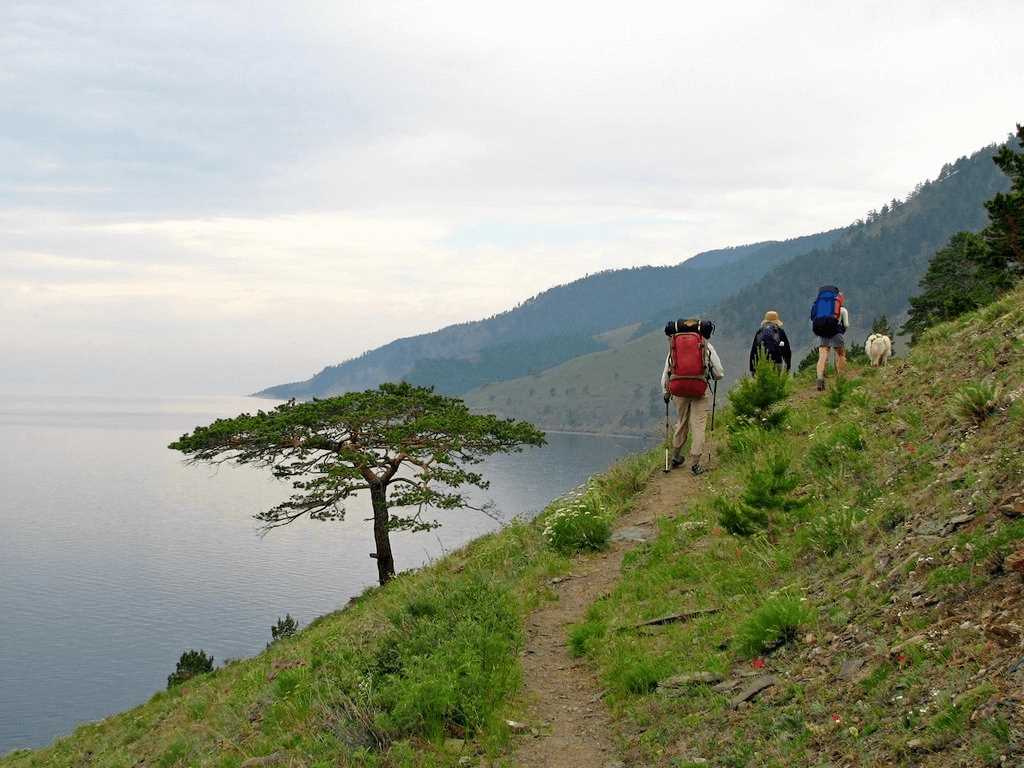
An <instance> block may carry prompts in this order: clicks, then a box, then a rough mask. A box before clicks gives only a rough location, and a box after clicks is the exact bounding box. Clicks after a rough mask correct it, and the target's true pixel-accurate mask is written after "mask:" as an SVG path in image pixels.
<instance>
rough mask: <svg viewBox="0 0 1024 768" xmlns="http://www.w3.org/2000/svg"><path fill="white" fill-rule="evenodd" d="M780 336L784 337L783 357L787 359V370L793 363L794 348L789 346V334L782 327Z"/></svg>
mask: <svg viewBox="0 0 1024 768" xmlns="http://www.w3.org/2000/svg"><path fill="white" fill-rule="evenodd" d="M779 336H780V337H781V338H782V359H783V360H785V361H786V370H787V371H789V369H790V368H791V367H792V364H793V350H791V349H790V347H789V336H787V335H786V332H785V331H784V330H782V329H781V328H779Z"/></svg>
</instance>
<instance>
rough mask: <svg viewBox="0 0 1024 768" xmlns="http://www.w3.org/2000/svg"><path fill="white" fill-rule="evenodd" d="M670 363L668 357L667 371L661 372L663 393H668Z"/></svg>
mask: <svg viewBox="0 0 1024 768" xmlns="http://www.w3.org/2000/svg"><path fill="white" fill-rule="evenodd" d="M668 362H669V358H668V356H666V357H665V370H663V371H662V372H661V391H662V392H668V376H669V367H668Z"/></svg>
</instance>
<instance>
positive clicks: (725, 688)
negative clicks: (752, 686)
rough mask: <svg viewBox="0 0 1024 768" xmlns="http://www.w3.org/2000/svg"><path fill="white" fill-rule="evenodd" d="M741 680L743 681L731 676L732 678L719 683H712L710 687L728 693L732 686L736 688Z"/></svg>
mask: <svg viewBox="0 0 1024 768" xmlns="http://www.w3.org/2000/svg"><path fill="white" fill-rule="evenodd" d="M742 682H743V679H742V678H738V677H737V678H733V679H732V680H725V681H723V682H721V683H719V684H718V685H713V686H711V687H712V689H713V690H716V691H718V692H719V693H728V692H729V691H731V690H732V689H733V688H738V687H739V685H740V683H742Z"/></svg>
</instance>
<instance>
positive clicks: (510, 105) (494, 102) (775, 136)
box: [0, 0, 1024, 396]
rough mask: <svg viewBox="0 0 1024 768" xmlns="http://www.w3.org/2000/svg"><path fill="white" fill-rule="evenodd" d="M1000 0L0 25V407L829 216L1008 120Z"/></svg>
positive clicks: (420, 326)
mask: <svg viewBox="0 0 1024 768" xmlns="http://www.w3.org/2000/svg"><path fill="white" fill-rule="evenodd" d="M1022 39H1024V12H1022V11H1021V8H1020V7H1019V2H1018V0H1005V2H1004V1H1003V0H989V1H987V2H980V1H977V0H976V1H974V2H959V1H957V2H943V1H942V0H927V1H925V0H920V1H914V0H910V1H907V2H900V3H892V2H888V1H887V2H862V3H849V2H846V1H844V2H831V1H820V0H819V1H818V2H810V0H807V1H806V2H785V1H778V0H777V1H776V2H772V3H764V2H760V0H758V1H757V2H717V3H695V2H659V3H656V2H644V1H643V0H634V1H633V2H630V3H622V2H615V3H612V2H599V1H598V0H588V1H587V2H570V1H566V2H551V0H546V1H545V2H532V0H519V1H518V2H515V3H509V2H500V3H499V2H484V1H482V0H475V1H473V2H446V1H445V0H434V1H433V2H415V1H414V0H405V1H404V2H389V1H388V0H370V1H367V2H344V0H333V1H331V2H301V0H290V2H287V3H281V2H277V1H276V0H275V1H274V2H258V1H256V0H253V1H251V2H242V1H241V0H237V1H234V2H232V1H229V0H221V1H220V2H190V1H188V0H174V1H173V2H159V0H147V2H145V3H139V2H137V0H126V1H125V2H119V1H114V2H111V1H107V0H83V1H81V2H79V1H78V0H65V1H64V2H45V0H33V1H32V2H19V1H18V0H5V1H4V2H3V3H2V4H0V169H2V173H0V393H19V394H46V395H52V394H97V395H99V394H121V395H130V396H147V395H159V396H171V395H189V394H240V393H246V392H251V391H255V390H257V389H261V388H263V387H266V386H269V385H272V384H277V383H281V382H283V381H292V380H297V379H303V378H306V377H308V376H309V375H311V374H313V373H315V372H316V371H318V370H319V369H320V368H322V367H323V366H324V365H327V364H332V363H337V362H340V361H342V360H344V359H347V358H349V357H352V356H354V355H357V354H359V353H361V352H363V351H364V350H366V349H370V348H373V347H375V346H378V345H380V344H382V343H386V342H387V341H390V340H391V339H393V338H396V337H398V336H407V335H412V334H415V333H419V332H423V331H428V330H432V329H435V328H439V327H442V326H444V325H448V324H450V323H454V322H462V321H465V320H471V319H476V318H480V317H484V316H487V315H491V314H494V313H495V312H498V311H501V310H503V309H506V308H509V307H511V306H514V305H515V304H516V303H518V302H520V301H522V300H524V299H526V298H528V297H529V296H531V295H534V294H536V293H537V292H539V291H542V290H544V289H545V288H548V287H551V286H552V285H556V284H559V283H564V282H568V281H570V280H573V279H575V278H577V277H581V276H583V275H584V274H587V273H592V272H595V271H599V270H602V269H608V268H615V267H626V266H633V265H640V264H672V263H678V262H679V261H681V260H683V259H685V258H687V257H689V256H692V255H694V254H695V253H697V252H699V251H702V250H707V249H711V248H717V247H723V246H728V245H738V244H741V243H746V242H754V241H758V240H765V239H779V238H786V237H793V236H797V235H801V234H807V233H811V232H816V231H820V230H823V229H827V228H831V227H835V226H841V225H845V224H848V223H850V222H851V221H853V220H854V219H856V218H857V217H859V216H862V215H863V214H864V213H865V212H866V211H867V210H869V209H871V208H876V207H880V205H881V204H882V203H883V202H885V201H886V200H889V199H890V198H892V197H894V196H898V197H902V196H904V195H905V194H906V193H907V192H908V191H910V190H911V189H912V188H913V187H914V185H915V183H917V182H919V181H923V180H924V179H926V178H934V176H935V175H936V174H937V173H938V171H939V169H940V168H941V166H942V165H943V163H945V162H947V161H952V160H955V159H956V158H957V157H959V156H961V155H964V154H969V153H971V152H972V151H974V150H976V149H978V148H980V147H981V146H984V145H986V144H989V143H992V142H994V141H999V140H1002V139H1003V138H1005V137H1006V135H1007V134H1008V133H1009V132H1010V131H1011V130H1012V129H1013V127H1014V124H1015V123H1016V122H1021V121H1024V81H1021V79H1020V72H1019V53H1020V48H1019V41H1020V40H1022Z"/></svg>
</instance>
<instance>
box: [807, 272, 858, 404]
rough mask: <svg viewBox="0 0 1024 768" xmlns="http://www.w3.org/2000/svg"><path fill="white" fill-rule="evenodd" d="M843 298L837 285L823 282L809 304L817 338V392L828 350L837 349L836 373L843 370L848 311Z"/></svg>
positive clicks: (820, 388) (822, 376) (822, 386)
mask: <svg viewBox="0 0 1024 768" xmlns="http://www.w3.org/2000/svg"><path fill="white" fill-rule="evenodd" d="M845 303H846V300H845V297H844V296H843V294H842V291H840V290H839V289H838V288H837V287H836V286H834V285H823V286H822V287H821V288H819V289H818V298H816V299H815V300H814V303H813V304H812V305H811V329H812V330H813V331H814V335H815V336H817V337H818V391H819V392H820V391H822V390H824V389H825V370H826V369H827V368H828V358H829V353H830V352H831V351H832V350H835V352H836V373H837V374H838V375H839V376H842V375H843V371H845V370H846V329H847V328H849V327H850V313H849V312H847V310H846V307H845V306H844V304H845Z"/></svg>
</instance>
